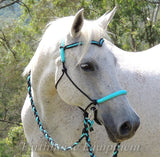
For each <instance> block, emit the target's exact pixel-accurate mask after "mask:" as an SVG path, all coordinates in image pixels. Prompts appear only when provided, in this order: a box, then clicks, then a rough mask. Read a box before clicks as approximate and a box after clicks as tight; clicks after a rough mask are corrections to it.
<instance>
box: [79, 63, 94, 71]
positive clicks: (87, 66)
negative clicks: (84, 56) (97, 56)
mask: <svg viewBox="0 0 160 157" xmlns="http://www.w3.org/2000/svg"><path fill="white" fill-rule="evenodd" d="M80 66H81V69H82V70H84V71H94V65H93V64H92V63H82V64H81V65H80Z"/></svg>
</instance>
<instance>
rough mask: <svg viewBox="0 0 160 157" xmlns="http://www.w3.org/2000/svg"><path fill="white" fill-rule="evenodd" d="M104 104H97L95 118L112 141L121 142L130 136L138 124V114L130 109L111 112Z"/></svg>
mask: <svg viewBox="0 0 160 157" xmlns="http://www.w3.org/2000/svg"><path fill="white" fill-rule="evenodd" d="M104 108H105V104H104V105H103V104H101V105H99V108H98V110H97V119H98V120H99V121H100V122H101V124H102V125H104V127H105V129H106V131H107V134H108V136H109V138H110V140H111V141H112V142H116V143H117V142H122V141H124V140H127V139H129V138H131V137H132V136H133V135H134V134H135V132H136V131H137V129H138V127H139V125H140V119H139V117H138V115H137V114H136V113H135V112H134V111H133V110H132V108H131V110H130V111H128V112H127V111H124V110H119V111H117V112H115V113H112V111H111V109H110V108H108V106H107V107H106V109H104Z"/></svg>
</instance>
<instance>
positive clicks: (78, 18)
mask: <svg viewBox="0 0 160 157" xmlns="http://www.w3.org/2000/svg"><path fill="white" fill-rule="evenodd" d="M83 11H84V9H81V10H79V11H78V12H77V13H76V15H75V17H74V21H73V24H72V28H71V35H72V37H77V36H79V35H80V32H81V29H82V26H83V22H84V17H83Z"/></svg>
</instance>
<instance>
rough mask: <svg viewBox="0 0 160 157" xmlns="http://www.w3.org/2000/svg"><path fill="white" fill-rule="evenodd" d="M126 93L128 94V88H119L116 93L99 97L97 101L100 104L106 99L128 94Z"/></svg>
mask: <svg viewBox="0 0 160 157" xmlns="http://www.w3.org/2000/svg"><path fill="white" fill-rule="evenodd" d="M126 94H127V91H126V90H119V91H117V92H114V93H112V94H110V95H107V96H105V97H103V98H101V99H98V100H97V103H98V104H101V103H103V102H105V101H108V100H110V99H113V98H115V97H117V96H120V95H126Z"/></svg>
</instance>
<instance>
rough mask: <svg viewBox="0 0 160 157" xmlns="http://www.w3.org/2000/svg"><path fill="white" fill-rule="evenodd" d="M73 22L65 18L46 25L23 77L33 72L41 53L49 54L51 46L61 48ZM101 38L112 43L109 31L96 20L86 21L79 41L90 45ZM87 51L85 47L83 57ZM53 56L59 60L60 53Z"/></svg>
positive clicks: (70, 17)
mask: <svg viewBox="0 0 160 157" xmlns="http://www.w3.org/2000/svg"><path fill="white" fill-rule="evenodd" d="M73 20H74V16H69V17H63V18H59V19H56V20H54V21H51V22H49V23H48V24H47V25H46V30H45V32H44V34H43V36H42V38H41V40H40V43H39V45H38V48H37V50H36V52H35V54H34V56H33V57H32V59H31V61H30V62H29V64H28V65H27V67H26V68H25V70H24V72H23V76H25V75H27V74H28V73H29V72H30V71H31V70H32V68H33V67H34V65H35V64H36V63H37V62H38V58H39V56H40V55H41V53H47V51H48V48H49V47H50V46H51V45H52V46H53V49H55V50H56V48H59V45H60V44H61V42H62V40H64V39H65V38H67V37H68V36H69V35H70V30H71V27H72V23H73ZM100 38H106V39H107V40H109V41H111V40H110V38H109V36H108V34H107V31H105V30H103V29H102V28H101V27H100V26H99V25H98V24H97V23H96V20H94V21H89V20H84V25H83V27H82V31H81V35H80V39H79V41H83V42H86V43H89V42H90V41H91V40H97V41H98V40H99V39H100ZM85 45H88V44H85ZM42 49H43V51H42ZM86 49H87V46H84V50H83V53H82V56H84V54H85V53H86V51H85V50H86ZM45 50H46V52H45ZM53 51H54V50H53ZM53 55H54V58H57V57H58V56H59V53H58V54H57V53H55V54H53ZM80 58H82V57H80Z"/></svg>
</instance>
